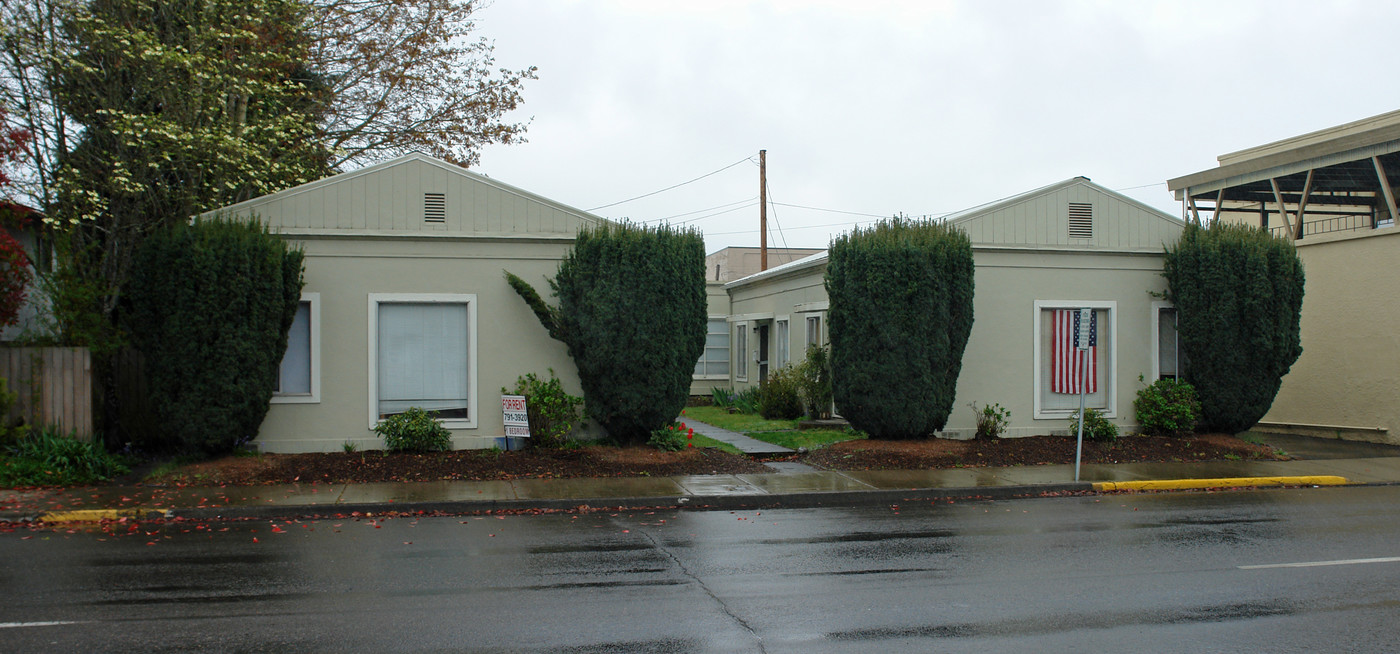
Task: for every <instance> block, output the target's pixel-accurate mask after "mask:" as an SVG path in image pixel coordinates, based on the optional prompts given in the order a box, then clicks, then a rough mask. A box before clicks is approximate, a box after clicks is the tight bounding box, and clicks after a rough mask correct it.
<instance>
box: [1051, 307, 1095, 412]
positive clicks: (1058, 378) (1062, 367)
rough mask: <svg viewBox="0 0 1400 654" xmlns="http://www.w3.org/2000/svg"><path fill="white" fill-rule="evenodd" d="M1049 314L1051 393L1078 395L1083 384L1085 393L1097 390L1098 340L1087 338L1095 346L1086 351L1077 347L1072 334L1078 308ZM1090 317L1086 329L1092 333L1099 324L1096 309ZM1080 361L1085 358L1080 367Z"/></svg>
mask: <svg viewBox="0 0 1400 654" xmlns="http://www.w3.org/2000/svg"><path fill="white" fill-rule="evenodd" d="M1050 314H1051V321H1052V322H1051V329H1050V392H1052V393H1073V394H1075V395H1078V394H1079V388H1080V386H1081V385H1083V386H1084V392H1085V393H1096V392H1098V390H1099V374H1098V370H1099V366H1098V363H1099V348H1098V347H1097V343H1096V341H1097V339H1094V340H1091V341H1090V342H1091V343H1095V345H1093V346H1090V347H1089V349H1088V350H1080V349H1079V348H1078V347H1076V346H1075V345H1076V343H1075V336H1076V335H1077V334H1078V332H1079V310H1078V309H1055V310H1054V311H1051V312H1050ZM1089 316H1090V319H1089V330H1090V332H1095V331H1097V330H1096V329H1095V328H1096V327H1097V326H1098V324H1097V323H1098V315H1097V312H1092V311H1091V312H1090V313H1089ZM1094 335H1095V336H1097V334H1094ZM1081 357H1085V358H1084V359H1081ZM1081 360H1083V361H1084V366H1083V369H1081V367H1080V361H1081ZM1082 378H1087V379H1082Z"/></svg>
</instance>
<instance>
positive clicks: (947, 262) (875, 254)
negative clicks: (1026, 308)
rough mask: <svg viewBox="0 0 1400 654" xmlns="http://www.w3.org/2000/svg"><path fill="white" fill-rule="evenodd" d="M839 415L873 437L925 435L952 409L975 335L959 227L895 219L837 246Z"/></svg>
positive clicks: (833, 280)
mask: <svg viewBox="0 0 1400 654" xmlns="http://www.w3.org/2000/svg"><path fill="white" fill-rule="evenodd" d="M826 291H827V295H828V298H829V300H830V302H831V305H830V329H831V379H832V392H833V395H834V399H835V401H836V410H837V411H838V412H839V413H840V414H841V415H842V416H843V417H845V418H846V419H847V420H849V421H850V423H851V426H852V427H855V428H856V429H859V430H862V431H864V432H866V433H868V434H870V436H871V437H872V438H920V437H925V436H928V435H929V434H932V433H933V432H935V431H938V430H940V429H942V428H943V426H944V425H945V424H947V422H948V415H949V414H950V413H951V412H952V410H953V399H954V396H955V395H956V391H957V382H958V373H959V372H960V371H961V370H962V356H963V350H964V349H965V348H966V346H967V339H968V335H969V334H971V332H972V296H973V265H972V244H971V242H970V241H969V240H968V238H967V235H966V234H964V233H963V232H961V231H960V230H958V229H957V228H955V227H951V226H949V225H946V224H941V223H936V222H932V221H916V220H904V219H898V218H896V219H892V220H887V221H882V222H880V223H878V224H876V225H875V226H874V227H871V228H869V229H856V230H854V231H853V232H851V233H850V234H849V235H845V236H841V237H839V238H837V239H836V240H835V241H833V242H832V244H831V253H830V255H829V258H828V261H827V268H826Z"/></svg>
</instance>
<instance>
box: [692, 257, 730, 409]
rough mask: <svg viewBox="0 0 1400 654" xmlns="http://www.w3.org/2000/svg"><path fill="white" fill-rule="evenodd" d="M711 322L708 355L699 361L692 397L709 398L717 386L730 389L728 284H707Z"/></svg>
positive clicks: (709, 282) (706, 348) (708, 329)
mask: <svg viewBox="0 0 1400 654" xmlns="http://www.w3.org/2000/svg"><path fill="white" fill-rule="evenodd" d="M705 299H706V306H707V311H708V312H709V319H708V320H707V321H706V323H705V324H706V327H705V352H704V354H701V355H700V360H698V361H696V362H695V374H694V376H693V377H691V382H690V394H691V395H704V396H709V395H712V394H713V393H714V389H715V388H716V387H719V388H725V389H727V388H729V358H730V357H729V321H728V320H729V294H728V293H726V292H724V284H722V283H720V282H716V281H707V282H705Z"/></svg>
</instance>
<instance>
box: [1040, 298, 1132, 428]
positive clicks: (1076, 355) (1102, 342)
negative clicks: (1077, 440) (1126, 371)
mask: <svg viewBox="0 0 1400 654" xmlns="http://www.w3.org/2000/svg"><path fill="white" fill-rule="evenodd" d="M1116 307H1117V303H1116V302H1112V301H1073V300H1071V301H1047V300H1038V301H1036V303H1035V320H1034V329H1035V338H1036V340H1035V415H1034V417H1035V418H1037V419H1053V418H1064V417H1068V416H1069V415H1070V414H1071V413H1074V412H1076V411H1078V410H1079V392H1080V389H1081V388H1083V390H1084V406H1086V407H1088V408H1090V409H1098V410H1099V411H1102V412H1104V414H1105V416H1106V417H1110V418H1112V417H1116V413H1115V411H1116V408H1115V405H1114V403H1115V398H1116V392H1115V385H1116V383H1117V360H1116V354H1117V349H1116V336H1117V330H1116V321H1117V318H1118V317H1117V312H1116ZM1080 308H1087V309H1092V310H1093V316H1094V317H1093V323H1094V327H1095V331H1096V336H1097V344H1096V345H1095V346H1094V347H1092V348H1090V349H1088V350H1087V351H1085V350H1079V349H1077V348H1075V347H1074V343H1073V327H1074V324H1075V323H1074V314H1075V313H1077V310H1078V309H1080Z"/></svg>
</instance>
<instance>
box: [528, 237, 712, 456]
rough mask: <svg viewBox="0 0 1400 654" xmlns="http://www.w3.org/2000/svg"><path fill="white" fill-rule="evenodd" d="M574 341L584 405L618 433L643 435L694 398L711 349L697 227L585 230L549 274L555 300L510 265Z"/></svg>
mask: <svg viewBox="0 0 1400 654" xmlns="http://www.w3.org/2000/svg"><path fill="white" fill-rule="evenodd" d="M506 279H507V280H508V281H509V283H510V285H511V287H512V288H514V289H515V290H516V292H517V293H519V294H520V296H521V297H522V298H524V299H525V301H526V303H527V304H529V305H530V308H531V309H532V310H533V311H534V312H535V315H536V316H537V317H538V318H539V319H540V322H541V323H542V324H544V326H545V328H546V329H548V330H549V334H550V336H553V337H554V338H556V339H558V340H560V341H562V342H563V343H564V344H565V345H567V346H568V348H569V356H571V357H572V358H573V360H574V364H575V365H577V366H578V376H579V381H580V382H581V383H582V385H583V401H584V409H585V410H586V411H587V412H588V415H589V417H591V418H593V419H594V420H596V421H597V422H598V424H600V425H602V427H603V428H604V429H606V430H607V432H608V434H609V435H610V436H612V437H613V438H615V439H617V440H619V441H622V442H624V443H642V442H645V441H646V440H647V438H648V437H650V435H651V432H652V431H653V430H656V429H660V428H661V427H663V426H665V425H667V424H669V423H670V422H671V421H672V420H674V419H675V417H676V416H677V415H679V414H680V412H681V409H682V408H684V407H685V400H686V398H687V397H688V396H689V394H690V378H691V375H692V374H693V373H694V371H695V361H696V360H697V359H699V358H700V354H701V353H702V352H703V351H704V349H705V322H706V319H707V311H706V299H705V243H704V239H702V238H701V236H700V233H699V232H696V231H694V230H681V229H674V228H672V227H669V226H665V225H662V226H659V227H645V226H641V225H630V224H623V225H618V224H609V225H604V226H600V227H596V228H591V229H585V230H583V231H581V232H579V234H578V238H577V240H576V241H575V242H574V249H573V251H572V252H570V253H569V254H568V256H566V257H565V258H564V260H563V261H562V262H560V264H559V271H558V273H557V274H556V275H555V278H554V279H553V280H552V281H551V282H550V285H551V286H552V287H553V288H554V294H555V295H556V296H557V297H558V299H559V305H558V306H557V307H550V306H548V305H546V304H545V302H544V301H543V300H542V299H541V298H540V296H539V294H538V293H536V292H535V290H534V288H532V287H531V286H530V284H529V283H527V282H525V281H524V280H522V279H520V278H519V277H517V276H515V275H512V274H511V273H510V272H506Z"/></svg>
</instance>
